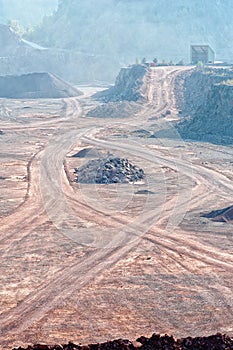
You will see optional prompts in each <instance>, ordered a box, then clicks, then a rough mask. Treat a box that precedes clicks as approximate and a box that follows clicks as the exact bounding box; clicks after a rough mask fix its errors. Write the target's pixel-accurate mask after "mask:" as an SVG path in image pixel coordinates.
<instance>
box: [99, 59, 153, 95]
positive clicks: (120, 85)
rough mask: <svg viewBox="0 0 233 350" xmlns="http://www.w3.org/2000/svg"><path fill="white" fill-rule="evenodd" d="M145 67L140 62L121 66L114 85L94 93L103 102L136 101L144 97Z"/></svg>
mask: <svg viewBox="0 0 233 350" xmlns="http://www.w3.org/2000/svg"><path fill="white" fill-rule="evenodd" d="M146 73H147V67H146V66H145V65H141V64H135V65H133V66H130V67H127V68H122V69H121V70H120V73H119V74H118V76H117V78H116V82H115V85H114V86H112V87H110V88H109V89H108V90H105V91H101V92H99V93H97V94H95V95H94V97H95V98H97V99H98V100H101V101H103V102H117V101H138V100H142V99H144V89H145V87H144V77H145V74H146Z"/></svg>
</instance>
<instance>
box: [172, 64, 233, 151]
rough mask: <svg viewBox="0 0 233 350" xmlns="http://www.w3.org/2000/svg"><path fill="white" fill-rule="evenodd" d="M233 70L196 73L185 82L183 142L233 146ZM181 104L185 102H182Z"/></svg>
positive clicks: (181, 106)
mask: <svg viewBox="0 0 233 350" xmlns="http://www.w3.org/2000/svg"><path fill="white" fill-rule="evenodd" d="M232 79H233V71H232V69H218V70H215V69H214V70H207V71H206V72H193V73H192V74H191V75H189V76H187V77H186V78H185V79H184V90H183V104H182V103H181V104H180V106H179V108H180V109H181V110H182V114H183V116H184V119H183V120H182V122H181V123H180V124H179V125H178V131H179V132H180V134H181V136H183V137H184V138H189V139H194V140H202V141H209V142H214V143H220V144H232V143H233V133H232V130H233V80H232ZM181 100H182V99H181Z"/></svg>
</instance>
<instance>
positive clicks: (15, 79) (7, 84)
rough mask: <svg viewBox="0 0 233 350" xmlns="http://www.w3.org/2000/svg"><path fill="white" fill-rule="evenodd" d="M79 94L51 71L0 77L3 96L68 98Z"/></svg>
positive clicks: (16, 97)
mask: <svg viewBox="0 0 233 350" xmlns="http://www.w3.org/2000/svg"><path fill="white" fill-rule="evenodd" d="M79 95H81V92H80V91H79V90H77V89H76V88H75V87H73V86H72V85H70V84H69V83H67V82H65V81H64V80H62V79H60V78H59V77H57V76H55V75H54V74H51V73H30V74H23V75H19V76H17V75H8V76H1V77H0V97H1V98H2V97H4V98H15V99H19V98H25V99H33V98H66V97H75V96H79Z"/></svg>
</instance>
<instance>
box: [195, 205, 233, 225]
mask: <svg viewBox="0 0 233 350" xmlns="http://www.w3.org/2000/svg"><path fill="white" fill-rule="evenodd" d="M202 217H204V218H208V219H212V220H213V221H218V222H227V221H232V220H233V205H231V206H229V207H227V208H224V209H219V210H213V211H211V212H210V213H207V214H203V215H202Z"/></svg>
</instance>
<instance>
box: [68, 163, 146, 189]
mask: <svg viewBox="0 0 233 350" xmlns="http://www.w3.org/2000/svg"><path fill="white" fill-rule="evenodd" d="M74 172H75V174H76V180H75V181H76V182H80V183H99V184H111V183H130V182H136V181H139V180H142V179H143V177H144V171H143V169H140V168H138V167H137V166H135V165H133V164H131V163H130V162H129V161H128V159H125V158H119V157H107V158H99V159H94V160H90V161H89V162H88V163H87V164H85V165H83V166H81V167H80V168H78V169H75V170H74Z"/></svg>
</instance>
